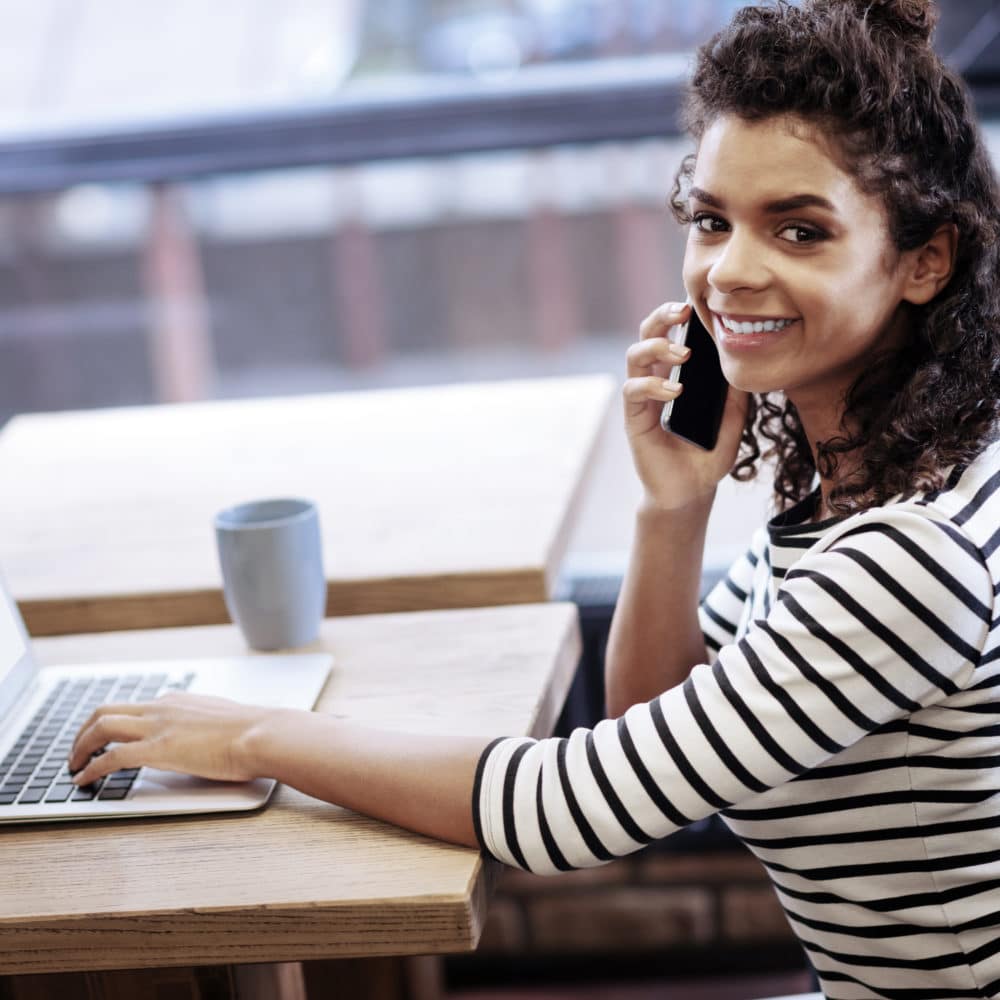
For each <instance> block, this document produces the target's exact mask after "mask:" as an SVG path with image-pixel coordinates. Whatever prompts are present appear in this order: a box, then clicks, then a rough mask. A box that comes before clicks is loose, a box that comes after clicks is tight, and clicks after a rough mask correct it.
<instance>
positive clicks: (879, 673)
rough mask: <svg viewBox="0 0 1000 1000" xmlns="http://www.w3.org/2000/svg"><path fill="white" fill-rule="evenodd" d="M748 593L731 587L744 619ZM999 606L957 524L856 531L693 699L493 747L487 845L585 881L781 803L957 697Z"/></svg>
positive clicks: (872, 518) (783, 595) (479, 791)
mask: <svg viewBox="0 0 1000 1000" xmlns="http://www.w3.org/2000/svg"><path fill="white" fill-rule="evenodd" d="M750 568H751V569H752V566H751V567H750ZM746 577H747V574H746V572H743V573H737V575H736V576H734V577H733V583H734V586H735V587H736V588H737V592H734V591H732V590H730V589H729V588H728V585H727V584H726V583H723V584H722V585H721V586H724V587H726V588H727V590H728V592H729V593H730V595H731V596H732V597H733V600H734V601H736V600H737V599H738V597H739V592H743V593H746V590H745V589H744V588H745V586H746V585H747V583H746ZM993 600H994V598H993V585H992V582H991V577H990V574H989V572H988V571H987V567H986V565H985V561H984V558H983V554H982V553H981V552H980V551H979V550H978V549H977V548H976V546H975V545H973V544H972V543H971V542H970V541H969V539H968V538H967V537H966V536H965V535H964V534H963V533H962V532H961V531H960V530H959V529H957V528H955V526H954V525H952V524H951V523H949V522H948V521H947V520H944V519H940V520H939V519H937V518H936V517H935V516H932V514H931V513H930V512H921V511H920V510H917V509H914V508H913V507H907V508H904V509H897V508H893V507H888V508H883V509H879V510H876V511H869V512H866V513H865V514H860V515H857V516H855V517H853V518H850V519H848V520H847V521H845V522H843V524H842V525H841V526H839V527H838V528H837V529H836V530H834V531H832V532H831V533H830V534H829V535H827V536H824V538H823V540H822V541H821V542H819V543H818V544H817V545H816V546H814V547H813V548H812V549H810V550H809V551H807V552H805V553H804V554H803V555H802V556H801V557H800V558H799V559H798V561H797V562H796V563H795V565H794V568H792V569H791V571H790V572H788V573H787V574H786V575H785V577H784V580H783V581H782V583H781V586H780V588H779V590H778V592H777V595H776V598H775V600H774V602H773V604H772V606H771V607H770V608H769V610H768V612H767V614H766V617H764V618H761V619H759V620H756V621H754V622H753V623H751V625H750V628H749V630H748V631H747V633H746V634H745V635H744V636H743V637H742V638H741V639H739V640H735V632H730V631H729V629H728V626H727V627H725V628H722V627H720V631H722V632H725V633H726V638H727V641H726V642H725V644H724V645H722V647H721V649H720V651H719V654H718V656H717V658H716V659H715V660H714V662H712V663H705V664H702V665H700V666H698V667H696V668H695V669H694V670H693V671H692V673H691V675H690V677H689V678H688V679H687V680H686V681H685V682H684V683H683V684H682V685H679V686H677V687H675V688H672V689H671V690H669V691H666V692H664V693H663V694H661V695H660V696H658V697H657V698H654V699H653V700H652V701H651V702H649V703H648V704H644V705H635V706H633V707H632V708H630V709H629V710H628V711H627V712H626V713H625V715H624V716H623V717H621V718H619V719H616V720H606V721H604V722H601V723H599V724H598V725H597V726H596V727H595V728H594V729H593V730H585V729H579V730H577V731H575V732H574V733H572V734H571V735H570V736H569V737H568V738H566V739H556V738H552V739H544V740H539V741H534V740H527V739H511V740H501V741H497V742H495V743H494V744H492V745H491V746H490V747H489V748H488V749H487V751H486V752H485V753H484V754H483V757H482V759H481V761H480V764H479V769H478V772H477V777H476V786H475V792H474V809H475V819H476V825H477V830H478V831H479V833H480V838H481V841H482V845H483V847H484V848H485V849H486V850H487V851H488V852H489V853H490V854H492V855H493V856H495V857H497V858H499V859H500V860H501V861H503V862H505V863H507V864H510V865H517V866H519V867H522V868H527V869H529V870H531V871H534V872H537V873H555V872H557V871H560V870H565V869H569V868H577V867H587V866H592V865H596V864H600V863H602V862H605V861H608V860H610V859H612V858H614V857H618V856H621V855H625V854H627V853H629V852H632V851H635V850H637V849H638V848H640V847H642V846H643V845H645V844H647V843H649V842H650V841H652V840H654V839H658V838H661V837H664V836H666V835H667V834H669V833H671V832H673V831H674V830H676V829H678V828H680V827H682V826H684V825H686V824H688V823H690V822H692V821H694V820H696V819H699V818H702V817H704V816H707V815H709V814H711V813H713V812H715V811H718V810H721V809H725V808H726V807H728V806H731V805H734V804H740V803H744V802H746V801H748V800H750V799H751V798H753V797H755V796H757V795H759V794H761V793H762V792H765V791H766V790H768V789H771V788H774V787H776V786H779V785H782V784H784V783H786V782H788V781H789V780H790V779H793V778H795V777H797V776H799V775H802V774H804V773H806V772H808V771H810V770H811V769H813V768H816V767H818V766H819V765H821V764H822V763H823V762H824V761H826V760H828V759H829V758H830V757H832V756H834V755H836V754H837V753H839V752H840V751H842V750H843V749H844V748H846V747H849V746H851V745H853V744H855V743H857V742H858V741H859V740H861V739H863V738H864V737H865V736H866V735H867V734H870V733H872V732H874V731H875V730H877V729H878V728H879V727H881V726H884V725H885V724H886V723H889V722H892V721H893V720H897V719H900V718H903V717H906V716H909V715H911V714H913V713H914V712H917V711H919V710H920V709H921V708H923V707H925V706H929V705H936V704H938V703H940V702H942V701H944V700H946V699H948V698H950V697H952V696H955V695H956V694H957V693H959V692H960V691H961V690H962V689H963V688H964V687H965V686H966V685H967V684H968V683H969V680H970V678H971V676H972V673H973V671H974V670H975V668H976V666H977V664H978V661H979V656H980V653H981V649H982V647H983V644H984V642H985V640H986V636H987V634H988V632H989V629H990V625H991V621H992V617H993ZM714 607H716V608H717V609H719V608H720V607H721V605H720V604H719V603H718V602H716V603H715V604H714ZM732 607H733V608H735V604H733V605H732ZM719 614H720V616H721V617H723V618H725V617H727V615H726V613H725V611H724V610H720V611H719ZM710 617H711V616H710ZM732 624H733V622H732V621H730V622H729V625H732ZM713 625H716V626H718V623H716V622H714V619H713ZM713 634H718V633H713Z"/></svg>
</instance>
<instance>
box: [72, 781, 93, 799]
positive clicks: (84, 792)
mask: <svg viewBox="0 0 1000 1000" xmlns="http://www.w3.org/2000/svg"><path fill="white" fill-rule="evenodd" d="M96 795H97V789H96V788H94V786H93V785H86V786H85V787H83V788H78V789H77V790H76V791H75V792H74V793H73V794H72V795H71V796H70V802H90V801H92V800H93V798H94V796H96Z"/></svg>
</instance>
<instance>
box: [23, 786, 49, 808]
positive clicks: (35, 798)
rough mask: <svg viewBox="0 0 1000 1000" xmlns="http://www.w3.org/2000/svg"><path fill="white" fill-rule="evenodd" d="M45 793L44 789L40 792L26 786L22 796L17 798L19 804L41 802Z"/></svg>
mask: <svg viewBox="0 0 1000 1000" xmlns="http://www.w3.org/2000/svg"><path fill="white" fill-rule="evenodd" d="M44 794H45V791H44V789H43V790H42V791H40V792H33V791H32V790H31V789H30V788H26V789H25V790H24V791H23V792H22V793H21V797H20V798H19V799H18V800H17V804H18V805H25V806H26V805H32V804H34V803H35V802H41V801H42V796H43V795H44Z"/></svg>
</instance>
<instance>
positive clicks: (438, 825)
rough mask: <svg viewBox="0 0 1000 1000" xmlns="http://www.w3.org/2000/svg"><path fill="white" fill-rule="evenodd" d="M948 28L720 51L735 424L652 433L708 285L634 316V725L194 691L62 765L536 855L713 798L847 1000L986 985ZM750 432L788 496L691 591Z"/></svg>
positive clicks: (711, 133) (702, 67) (789, 19)
mask: <svg viewBox="0 0 1000 1000" xmlns="http://www.w3.org/2000/svg"><path fill="white" fill-rule="evenodd" d="M933 20H934V15H933V10H932V8H931V6H930V3H929V0H927V2H925V0H882V2H873V0H856V2H851V0H813V2H811V3H807V4H805V5H804V6H803V7H802V8H796V7H789V6H787V5H785V4H783V3H779V4H778V5H777V6H768V7H750V8H744V9H743V10H742V11H740V12H738V13H737V14H736V16H735V17H734V19H733V21H732V23H731V24H730V25H729V26H728V27H727V28H726V29H724V30H723V31H722V32H720V33H719V34H718V35H716V36H715V38H713V39H712V40H711V41H709V42H708V43H707V44H706V45H705V46H704V47H703V48H702V49H701V50H700V52H699V56H698V63H697V67H696V70H695V74H694V77H693V83H692V87H691V91H690V95H689V97H688V102H687V106H686V119H687V125H688V127H689V129H690V131H691V132H692V134H693V136H694V138H695V140H696V142H697V148H696V153H695V154H694V155H693V156H692V157H691V158H689V159H688V160H687V161H686V162H685V164H684V165H683V167H682V169H681V171H680V172H679V175H678V178H677V184H676V187H675V192H674V198H673V204H674V208H675V211H676V213H677V214H678V217H679V218H680V219H681V221H682V222H684V223H685V224H687V225H688V227H689V235H688V244H687V250H686V254H685V260H684V284H685V286H686V289H687V291H688V294H689V296H690V299H691V302H692V303H693V307H694V308H695V309H696V310H697V312H698V314H699V316H700V318H701V319H702V320H703V322H704V323H705V325H706V326H707V327H708V329H710V330H711V331H712V332H713V336H714V338H715V340H716V343H717V345H718V348H719V353H720V357H721V360H722V365H723V369H724V372H725V374H726V377H727V379H728V380H729V382H730V383H731V385H732V386H733V389H732V390H731V391H730V393H729V400H728V402H727V408H726V413H725V416H724V420H723V428H722V434H721V437H720V442H719V444H718V445H717V447H716V448H715V450H714V451H712V452H703V451H700V450H698V449H696V448H694V447H693V446H691V445H689V444H687V443H686V442H683V441H680V440H679V439H676V438H673V437H671V436H668V435H665V434H664V433H663V432H662V431H661V430H660V428H659V425H658V418H659V412H660V409H661V408H662V404H663V403H664V402H665V401H666V400H669V399H672V398H674V397H675V396H676V395H677V394H678V392H679V387H678V386H676V385H674V384H672V383H669V382H665V381H664V379H663V377H662V376H663V373H664V372H665V371H667V370H668V369H669V366H671V365H673V364H675V363H676V362H677V361H681V360H683V357H684V352H683V351H681V353H680V355H678V353H677V350H676V348H674V347H673V346H672V345H671V344H670V343H669V341H668V339H667V338H666V333H667V332H668V330H669V328H670V327H671V326H673V325H674V324H677V323H680V322H683V321H684V319H685V318H686V308H687V307H684V306H680V305H678V304H668V305H666V306H664V307H661V308H660V309H658V310H657V311H656V312H654V313H653V314H652V315H651V316H650V317H649V318H648V319H647V320H646V321H645V323H644V324H643V326H642V330H641V335H642V336H641V340H640V342H639V343H638V344H636V345H633V347H632V348H631V349H630V350H629V353H628V369H629V370H628V379H627V381H626V384H625V391H624V395H625V412H626V422H627V427H628V433H629V439H630V442H631V446H632V450H633V454H634V458H635V464H636V468H637V470H638V473H639V476H640V478H641V480H642V483H643V486H644V499H643V502H642V504H641V508H640V510H639V513H638V518H637V527H636V534H635V544H634V551H633V554H632V558H631V561H630V567H629V571H628V574H627V577H626V580H625V585H624V588H623V592H622V595H621V599H620V601H619V606H618V609H617V611H616V615H615V620H614V624H613V630H612V636H611V641H610V643H609V651H608V678H607V690H608V705H609V710H610V712H611V714H612V716H614V717H617V718H613V719H611V720H608V721H605V722H602V723H600V724H599V725H598V726H597V727H596V728H595V729H594V730H593V731H592V732H591V731H586V730H579V731H577V732H575V733H574V734H573V735H572V736H571V737H570V738H569V739H565V740H564V739H550V740H541V741H534V740H529V739H511V740H497V741H494V742H493V743H491V744H490V745H489V746H486V747H484V745H483V744H484V741H482V740H478V739H461V740H455V739H450V738H440V739H437V738H423V737H419V738H417V737H412V736H407V735H401V734H386V733H380V732H374V731H372V730H369V729H366V728H364V727H360V726H353V725H349V724H346V723H344V722H342V721H340V720H337V719H332V718H327V717H324V716H321V715H315V714H310V713H300V712H287V711H272V710H268V709H264V708H258V707H248V706H241V705H235V704H233V703H230V702H225V701H219V700H210V699H203V698H195V697H192V696H185V695H173V696H169V697H167V698H164V699H161V700H160V701H158V702H155V703H152V704H147V705H115V706H105V707H104V708H101V709H99V710H98V711H97V712H96V713H95V716H94V717H93V718H92V719H91V720H90V721H89V722H88V723H87V725H85V726H84V728H83V730H81V734H80V735H79V737H78V739H77V743H76V746H75V748H74V751H73V754H72V757H71V761H70V764H71V766H72V767H76V768H82V770H81V771H80V773H79V774H78V775H77V779H76V780H77V781H78V782H80V783H88V782H91V781H93V780H96V779H97V778H98V777H100V776H101V775H103V774H106V773H108V772H110V771H112V770H115V769H117V768H122V767H136V766H140V765H146V764H149V765H153V766H157V767H164V768H172V769H176V770H183V771H189V772H193V773H197V774H201V775H205V776H208V777H216V778H226V779H244V778H251V777H255V776H258V775H266V776H269V777H275V778H278V779H279V780H281V781H284V782H286V783H287V784H290V785H293V786H294V787H296V788H299V789H301V790H303V791H305V792H307V793H309V794H312V795H315V796H318V797H321V798H325V799H329V800H331V801H334V802H337V803H340V804H342V805H345V806H348V807H350V808H353V809H356V810H358V811H361V812H365V813H368V814H371V815H375V816H378V817H381V818H383V819H387V820H390V821H392V822H395V823H398V824H400V825H402V826H406V827H409V828H411V829H414V830H418V831H420V832H423V833H428V834H431V835H434V836H438V837H441V838H443V839H447V840H451V841H457V842H459V843H463V844H469V845H473V846H475V845H477V844H480V845H482V847H483V848H484V849H486V850H487V851H489V852H490V853H492V854H493V855H495V856H496V857H498V858H499V859H501V860H502V861H504V862H506V863H508V864H515V865H519V866H522V867H525V868H529V869H532V870H534V871H538V872H557V871H560V870H563V869H567V868H573V867H580V866H587V865H595V864H599V863H601V862H603V861H607V860H609V859H611V858H613V857H616V856H619V855H623V854H625V853H628V852H630V851H634V850H636V849H638V848H639V847H641V846H643V845H644V844H647V843H649V842H650V841H651V840H653V839H656V838H659V837H662V836H664V835H666V834H668V833H670V832H672V831H673V830H676V829H677V828H679V827H681V826H683V825H685V824H687V823H689V822H691V821H693V820H695V819H698V818H700V817H703V816H706V815H709V814H711V813H713V812H716V811H722V813H723V815H724V817H725V818H726V820H727V822H728V823H730V825H731V826H732V827H733V829H734V830H735V831H736V832H737V833H738V835H739V836H741V837H742V838H743V839H744V840H745V842H746V843H747V844H748V845H749V846H750V847H751V849H753V850H754V851H755V852H756V853H757V855H758V856H759V857H760V858H761V860H762V861H763V863H764V864H765V865H766V867H767V868H768V870H769V872H770V873H771V875H772V877H773V880H774V882H775V885H776V888H777V891H778V895H779V897H780V899H781V901H782V903H783V904H784V906H785V908H786V910H787V912H788V915H789V919H790V921H791V923H792V926H793V928H794V929H795V931H796V932H797V933H798V934H799V936H800V938H801V940H802V941H803V943H804V945H805V947H806V949H807V951H808V953H809V955H810V957H811V959H812V961H813V962H814V964H815V966H816V969H817V971H818V973H819V976H820V980H821V982H822V984H823V988H824V990H825V991H826V992H827V994H828V996H831V997H841V998H854V997H901V998H902V997H905V998H917V997H927V998H933V1000H946V998H952V997H990V996H996V995H998V993H1000V933H998V924H1000V916H998V915H997V911H998V907H997V905H996V903H995V901H994V894H995V891H996V889H997V888H998V887H1000V834H998V833H997V827H998V825H1000V807H998V806H997V805H995V804H994V797H995V792H996V789H997V783H996V781H995V780H994V777H993V775H994V773H995V768H996V766H997V764H998V763H1000V742H998V739H997V736H998V734H1000V699H998V698H997V691H998V689H1000V667H998V662H1000V644H998V642H997V637H996V635H995V634H994V633H993V632H992V626H993V620H994V616H995V612H994V603H995V594H996V592H998V591H1000V558H998V557H997V555H996V552H995V550H996V548H997V545H998V543H1000V530H998V528H997V525H1000V497H998V496H997V483H998V482H1000V472H998V468H1000V467H998V448H997V446H995V445H994V444H993V442H994V439H995V432H996V421H997V407H998V402H997V401H998V397H1000V393H998V388H1000V385H998V368H1000V346H998V345H1000V310H998V306H1000V291H998V284H997V281H998V279H997V275H998V248H997V235H998V232H1000V227H998V223H1000V212H998V207H997V191H996V188H995V184H994V180H993V176H992V172H991V170H990V166H989V162H988V160H987V157H986V153H985V151H984V149H983V145H982V142H981V139H980V137H979V134H978V130H977V128H976V125H975V120H974V115H973V113H972V111H971V109H970V107H969V104H968V101H967V98H966V96H965V94H964V92H963V89H962V87H961V86H960V84H959V83H958V82H957V80H956V79H955V77H954V76H953V75H952V74H951V73H950V72H948V71H947V70H945V69H944V67H943V66H942V65H941V63H940V61H939V60H938V58H937V57H936V56H935V55H934V53H933V51H932V49H931V47H930V45H929V41H928V39H929V35H930V32H931V29H932V27H933ZM779 393H780V395H779ZM761 439H763V440H765V441H767V442H769V443H770V447H771V450H772V451H773V452H774V454H775V458H776V462H777V472H776V478H775V484H776V493H777V498H778V502H779V506H780V507H781V508H783V509H782V510H781V513H779V515H778V516H777V517H776V518H775V519H774V520H772V521H771V522H770V524H769V525H768V526H767V527H766V529H765V530H762V531H761V532H760V533H759V534H758V535H757V536H756V537H755V539H754V540H753V544H752V545H751V548H750V551H749V552H748V554H747V556H746V557H745V558H744V559H742V560H741V561H740V562H739V563H738V564H737V565H736V566H735V567H734V568H733V570H732V572H731V573H730V575H729V577H728V579H727V580H726V581H724V583H722V584H720V586H719V587H718V588H717V589H716V590H715V591H714V592H713V593H712V594H711V595H710V596H709V598H708V600H707V602H706V604H705V606H704V607H703V608H702V609H701V612H700V615H699V609H698V606H697V589H698V583H699V578H700V572H701V558H702V548H703V544H704V535H705V525H706V522H707V519H708V513H709V510H710V508H711V505H712V499H713V496H714V491H715V487H716V484H717V483H718V481H719V480H720V479H721V477H723V476H724V475H726V474H727V473H729V472H730V471H735V474H736V475H737V476H742V477H745V476H747V475H749V474H751V473H752V472H753V470H754V467H755V465H756V464H757V460H758V458H759V457H760V455H759V447H758V441H759V440H761ZM814 486H815V488H814ZM706 644H707V647H708V649H707V656H706ZM630 706H631V707H630ZM109 743H113V744H116V745H114V746H112V747H111V748H110V749H108V750H107V752H105V753H103V754H102V755H100V756H97V757H94V758H93V759H90V760H89V762H88V759H89V758H90V757H91V754H93V753H94V752H95V751H97V750H99V749H100V748H101V747H104V746H105V745H106V744H109ZM470 802H471V808H470Z"/></svg>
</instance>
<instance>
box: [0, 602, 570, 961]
mask: <svg viewBox="0 0 1000 1000" xmlns="http://www.w3.org/2000/svg"><path fill="white" fill-rule="evenodd" d="M243 648H244V647H243V645H242V641H241V640H240V638H239V636H238V634H237V633H236V631H235V630H234V629H233V628H232V627H231V626H214V627H203V628H193V629H170V630H163V631H148V632H134V633H129V632H118V633H104V634H97V635H89V636H64V637H59V638H51V639H46V640H41V641H38V642H37V651H38V654H39V658H40V659H41V660H42V661H43V662H45V663H71V662H77V661H78V660H90V661H94V660H98V659H102V660H105V661H108V660H110V661H116V662H117V661H128V660H135V659H143V658H150V657H164V656H168V657H172V656H175V655H176V656H178V657H184V656H187V657H192V656H206V655H212V654H214V653H232V652H235V651H243ZM309 648H310V649H313V648H321V649H327V650H329V651H331V652H332V653H333V654H334V656H335V663H334V667H333V672H332V674H331V676H330V680H329V681H328V682H327V685H326V688H325V690H324V692H323V694H322V695H321V699H320V702H319V704H318V710H319V711H323V712H328V713H330V714H332V715H336V716H342V717H345V718H351V719H357V720H367V721H370V722H371V723H373V724H376V725H378V726H380V727H391V728H396V729H400V730H405V731H409V732H421V731H423V732H454V733H465V734H473V735H479V736H482V737H483V742H484V746H485V744H486V742H488V741H489V739H491V738H492V737H494V736H499V735H520V734H531V735H536V736H541V735H545V734H547V733H549V732H550V731H551V729H552V726H553V725H554V723H555V720H556V718H557V716H558V712H559V708H560V706H561V704H562V701H563V700H564V697H565V693H566V691H567V689H568V686H569V683H570V681H571V679H572V674H573V670H574V668H575V665H576V662H577V659H578V657H579V648H580V647H579V629H578V626H577V614H576V609H575V607H574V606H573V605H569V604H548V605H528V606H511V607H505V608H484V609H468V610H449V611H439V612H418V613H410V614H395V615H375V616H358V617H352V618H345V619H339V620H329V621H327V622H325V623H324V627H323V631H322V635H321V638H320V640H318V642H317V643H316V644H315V646H311V647H309ZM470 808H471V802H470ZM495 868H496V865H495V863H493V862H490V863H488V864H484V863H483V861H482V859H481V856H480V854H479V853H478V852H477V851H475V850H471V849H468V848H464V847H457V846H453V845H449V844H444V843H440V842H437V841H433V840H430V839H429V838H426V837H422V836H418V835H416V834H411V833H408V832H406V831H404V830H401V829H399V828H396V827H393V826H390V825H388V824H384V823H380V822H376V821H374V820H370V819H367V818H365V817H362V816H359V815H357V814H355V813H351V812H349V811H347V810H345V809H342V808H339V807H337V806H334V805H330V804H327V803H324V802H320V801H318V800H316V799H311V798H308V797H307V796H304V795H302V794H300V793H298V792H296V791H294V790H292V789H290V788H287V787H284V786H279V788H278V789H277V791H276V794H275V796H274V797H273V798H272V800H271V803H270V804H269V805H268V806H267V807H265V808H264V809H263V810H261V811H258V812H256V813H253V814H242V815H229V816H225V817H220V818H212V817H203V818H169V819H134V820H119V821H104V822H97V821H95V822H73V823H63V824H60V823H50V824H44V825H36V826H21V827H4V828H0V871H2V872H4V878H3V881H4V886H3V891H2V892H0V973H8V974H10V973H30V972H59V971H71V970H76V971H83V970H95V969H122V968H145V967H151V966H171V965H186V966H190V965H203V964H218V963H224V964H232V963H241V962H271V961H274V962H283V961H290V960H296V959H308V958H333V957H337V958H341V957H354V956H357V957H363V956H376V955H410V954H426V953H441V952H453V951H463V950H471V949H472V948H474V947H475V945H476V942H477V941H478V939H479V934H480V931H481V929H482V925H483V920H484V917H485V909H486V902H487V898H488V896H489V892H490V886H491V882H492V880H493V878H494V877H495Z"/></svg>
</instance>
